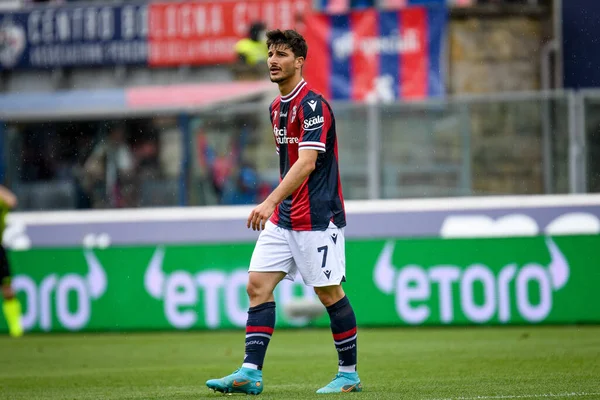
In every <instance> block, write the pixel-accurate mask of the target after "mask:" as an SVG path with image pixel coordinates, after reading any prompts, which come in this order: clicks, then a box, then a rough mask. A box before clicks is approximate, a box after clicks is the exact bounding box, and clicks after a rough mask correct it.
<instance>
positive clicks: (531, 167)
mask: <svg viewBox="0 0 600 400" xmlns="http://www.w3.org/2000/svg"><path fill="white" fill-rule="evenodd" d="M333 109H334V113H335V117H336V123H337V132H338V137H339V158H340V165H341V176H342V184H343V186H344V192H345V197H346V198H347V199H378V198H408V197H413V198H414V197H455V196H482V195H504V194H550V193H583V192H588V191H600V174H599V172H600V161H596V160H600V157H599V156H600V132H598V129H600V117H597V116H598V115H600V112H597V111H600V91H580V92H574V91H547V92H519V93H501V94H492V95H490V94H486V95H473V96H461V97H454V98H448V99H445V100H428V101H423V102H413V103H393V104H352V103H334V104H333ZM109 117H110V116H106V119H108V118H109ZM62 118H63V122H60V121H58V122H56V121H55V122H52V123H47V124H41V125H40V124H38V125H32V122H29V121H27V120H20V121H12V122H11V121H9V122H6V123H5V124H3V125H2V126H3V127H4V128H3V132H2V133H0V135H1V137H2V139H3V140H1V141H0V143H1V146H2V149H0V151H1V152H2V153H3V154H4V155H5V162H4V168H5V171H4V175H5V178H6V179H5V181H6V182H7V183H8V184H9V186H11V187H13V188H15V190H16V191H17V192H18V193H20V194H21V196H22V197H26V198H31V199H33V200H32V201H24V202H23V203H22V204H23V205H22V209H52V208H55V209H56V208H77V207H78V205H77V204H78V201H77V196H92V195H90V194H85V191H83V192H82V188H81V187H80V186H81V185H80V183H78V181H77V179H78V176H81V173H82V171H83V173H84V172H85V168H82V166H83V163H82V162H80V163H79V164H77V163H76V162H73V163H72V165H70V164H69V160H66V161H65V160H64V159H61V158H60V157H61V155H60V154H62V153H60V151H57V150H56V149H54V150H52V148H53V145H50V144H48V145H45V143H46V142H48V143H50V142H52V140H54V139H52V138H53V137H54V138H56V137H61V138H62V139H61V140H62V141H63V142H64V141H65V137H66V138H67V139H68V138H69V133H68V132H69V131H68V129H67V131H66V132H67V133H66V134H65V133H64V132H63V131H61V130H60V129H59V127H58V126H59V125H60V124H61V123H62V124H63V125H65V126H69V123H68V122H69V118H68V117H62ZM120 118H122V117H120ZM136 118H142V119H145V120H147V122H148V123H149V124H150V125H152V126H154V128H153V129H154V131H155V132H156V134H155V139H156V146H157V151H156V154H155V158H156V159H157V160H158V161H156V160H154V161H152V162H154V164H153V165H156V167H155V168H154V169H151V170H147V171H145V172H144V173H142V174H141V176H137V175H136V176H135V179H132V181H131V182H132V183H131V185H130V188H131V190H132V191H133V193H134V194H135V195H134V196H132V199H134V200H132V202H131V203H129V204H125V205H123V206H130V207H149V206H175V205H209V204H240V203H252V202H256V201H259V200H260V198H261V196H264V194H265V193H268V191H269V190H270V189H272V187H273V186H275V185H276V184H277V182H278V162H277V155H276V154H275V150H274V144H273V138H272V127H271V126H270V121H269V116H268V112H267V106H266V105H265V104H264V103H255V104H245V105H238V106H233V105H231V106H226V107H221V108H218V109H211V110H198V111H193V110H191V111H190V110H173V111H171V112H170V113H166V114H163V115H161V116H160V117H156V116H154V115H146V116H140V115H137V116H136ZM82 119H83V120H85V116H77V120H79V121H81V120H82ZM89 120H90V121H91V122H89V123H88V125H89V124H92V125H93V124H96V125H94V126H96V127H95V128H94V129H92V132H91V133H88V134H90V135H92V136H93V137H95V138H98V137H101V136H102V135H104V134H105V133H106V132H104V131H105V129H104V128H103V127H104V125H103V119H102V118H99V117H98V116H94V117H91V118H89ZM79 123H81V122H79ZM53 124H54V125H53ZM61 129H62V128H61ZM36 130H37V131H36ZM63 130H64V129H63ZM50 131H53V132H54V133H50ZM36 132H37V133H36ZM57 132H58V133H57ZM61 132H62V133H61ZM72 133H73V134H74V135H75V134H76V133H77V132H75V131H73V132H72ZM61 135H62V136H61ZM65 135H66V136H65ZM32 138H33V139H32ZM139 138H142V139H143V138H144V132H142V134H141V136H140V135H138V139H139ZM138 139H136V140H138ZM142 139H139V140H142ZM36 140H37V142H36ZM33 142H36V143H37V145H36V146H37V147H36V148H35V149H36V150H35V151H38V152H43V151H46V150H48V151H49V154H46V155H43V156H44V157H45V158H49V165H58V164H60V165H61V168H62V169H61V172H60V173H56V174H54V175H53V176H51V177H50V179H43V178H41V177H35V176H34V177H31V176H26V177H25V175H24V173H23V171H24V170H31V169H32V168H31V165H24V163H25V162H27V161H24V160H27V159H28V158H27V157H26V152H28V151H29V152H31V149H28V146H31V143H33ZM132 143H133V146H134V150H132V154H133V153H135V151H137V150H135V149H136V147H135V141H134V142H132ZM86 146H87V147H85V148H81V149H77V147H75V148H74V151H75V153H78V154H76V155H79V156H81V157H79V158H85V157H83V153H79V152H80V151H81V152H83V151H87V152H91V151H92V148H91V147H93V146H92V145H91V144H89V143H88V144H87V145H86ZM59 148H60V146H59ZM71 148H73V146H71ZM35 151H34V152H35ZM63 153H64V152H63ZM62 155H63V156H64V154H62ZM33 156H34V157H33V158H34V159H35V158H36V154H34V155H33ZM44 157H41V158H44ZM132 157H133V158H134V159H135V157H137V156H136V155H135V154H133V155H132ZM63 158H64V157H63ZM66 158H67V159H68V158H69V157H66ZM29 159H31V157H29ZM71 161H73V160H71ZM40 168H43V167H40ZM70 168H71V170H70ZM75 171H78V173H75ZM149 171H150V172H149ZM0 172H2V171H0ZM138 172H139V171H135V172H134V173H133V174H138ZM42 175H43V174H42ZM46 175H48V174H46ZM50 175H52V174H50ZM24 178H26V179H24ZM96 189H98V190H97V191H96V192H94V193H95V194H93V195H94V196H100V197H102V196H105V197H106V196H110V195H111V193H110V190H108V189H107V188H106V186H105V185H104V186H103V183H102V182H101V183H100V184H99V185H98V186H97V187H96ZM61 196H62V197H61ZM58 197H60V198H61V199H62V200H58ZM74 198H75V199H74ZM44 199H47V200H44ZM92 200H93V199H92ZM97 204H98V205H94V202H93V201H92V204H91V206H93V207H96V206H97V207H108V206H110V204H114V203H111V202H110V201H108V202H106V201H99V202H97Z"/></svg>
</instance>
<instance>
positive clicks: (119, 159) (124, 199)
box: [82, 124, 135, 208]
mask: <svg viewBox="0 0 600 400" xmlns="http://www.w3.org/2000/svg"><path fill="white" fill-rule="evenodd" d="M125 135H126V132H125V126H124V124H116V125H113V126H112V127H111V129H110V131H109V134H108V137H107V139H106V140H102V141H100V142H99V143H98V144H97V145H96V147H95V148H94V150H93V151H92V154H91V155H90V156H89V157H88V159H87V160H86V161H85V164H84V166H83V177H82V178H83V179H82V187H83V189H84V190H85V191H86V192H87V193H88V194H89V195H90V197H91V199H92V203H93V207H94V208H102V207H111V208H118V207H131V206H133V205H134V203H135V201H134V198H133V197H134V194H135V191H134V188H133V184H134V168H135V163H134V158H133V154H132V151H131V149H130V148H129V145H128V144H127V142H126V137H125Z"/></svg>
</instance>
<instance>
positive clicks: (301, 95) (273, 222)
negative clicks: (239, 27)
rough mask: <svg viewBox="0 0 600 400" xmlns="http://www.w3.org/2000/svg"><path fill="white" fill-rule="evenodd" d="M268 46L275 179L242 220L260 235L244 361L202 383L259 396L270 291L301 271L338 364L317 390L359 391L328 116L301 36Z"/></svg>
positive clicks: (285, 34) (271, 322)
mask: <svg viewBox="0 0 600 400" xmlns="http://www.w3.org/2000/svg"><path fill="white" fill-rule="evenodd" d="M267 46H268V49H269V54H268V55H269V58H268V62H267V63H268V67H269V74H270V78H271V81H272V82H275V83H277V84H278V85H279V91H280V96H278V97H277V98H276V99H275V100H274V101H273V103H272V104H271V106H270V107H269V113H270V117H271V123H272V124H273V135H274V138H275V145H276V149H277V152H278V153H279V169H280V175H281V180H280V183H279V185H278V186H277V187H276V188H275V189H274V190H273V192H271V194H270V195H269V196H268V197H267V199H266V200H265V201H264V202H262V203H261V204H260V205H258V206H257V207H256V208H254V209H253V210H252V212H251V213H250V216H249V217H248V222H247V226H248V228H250V227H252V229H253V230H260V231H261V233H260V235H259V237H258V240H257V242H256V246H255V248H254V252H253V254H252V258H251V260H250V268H249V278H248V287H247V291H248V296H249V298H250V309H249V310H248V321H247V323H246V347H245V353H246V354H245V357H244V361H243V363H242V366H241V367H240V368H239V369H237V370H236V371H235V372H234V373H233V374H231V375H228V376H226V377H224V378H221V379H211V380H209V381H207V382H206V385H207V386H208V387H209V388H210V389H213V390H217V391H220V392H224V393H232V392H241V393H247V394H259V393H261V392H262V390H263V380H262V367H263V361H264V359H265V353H266V351H267V346H268V345H269V342H270V340H271V335H272V334H273V328H274V326H275V299H274V297H273V290H274V289H275V287H276V286H277V284H278V283H279V282H280V281H281V280H282V279H284V278H287V279H292V280H293V279H294V277H295V276H296V273H297V272H300V275H301V276H302V278H303V280H304V283H306V284H307V285H309V286H313V287H314V290H315V292H316V294H317V295H318V297H319V299H320V300H321V302H322V303H323V305H324V306H325V307H326V308H327V312H328V313H329V317H330V319H331V331H332V333H333V340H334V344H335V347H336V349H337V353H338V359H339V360H338V365H339V370H338V373H337V374H336V376H335V378H334V379H333V380H332V381H331V383H329V384H328V385H327V386H325V387H322V388H321V389H319V390H317V393H340V392H359V391H361V390H362V385H361V382H360V379H359V377H358V374H357V372H356V359H357V348H356V338H357V334H356V317H355V315H354V311H353V309H352V306H351V305H350V302H349V301H348V298H347V297H346V295H345V293H344V290H343V289H342V286H341V283H342V282H344V281H345V280H346V272H345V265H346V262H345V250H344V227H345V226H346V216H345V210H344V200H343V196H342V186H341V183H340V174H339V166H338V146H337V136H336V131H335V119H334V117H333V111H332V110H331V107H330V105H329V104H328V103H327V101H326V100H325V99H324V98H323V96H322V95H321V94H319V93H317V92H316V91H314V90H313V89H311V87H310V85H309V84H308V83H307V82H306V81H304V79H303V78H302V66H303V64H304V61H305V60H306V54H307V50H308V47H307V45H306V42H305V40H304V38H303V37H302V36H301V35H300V34H298V33H297V32H296V31H293V30H286V31H281V30H273V31H269V32H268V33H267Z"/></svg>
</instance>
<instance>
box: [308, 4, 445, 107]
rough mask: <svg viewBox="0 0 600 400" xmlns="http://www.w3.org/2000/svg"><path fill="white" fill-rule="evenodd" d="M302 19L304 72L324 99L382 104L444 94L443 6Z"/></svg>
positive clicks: (368, 11) (320, 15)
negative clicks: (304, 25) (305, 59)
mask: <svg viewBox="0 0 600 400" xmlns="http://www.w3.org/2000/svg"><path fill="white" fill-rule="evenodd" d="M305 22H306V26H307V27H308V28H307V29H306V30H305V31H304V36H305V37H306V40H307V42H308V48H309V51H308V58H307V61H306V64H305V71H304V74H305V76H306V78H307V80H308V81H310V82H311V83H312V84H313V86H315V87H316V88H317V89H319V90H320V91H321V92H322V93H323V94H324V95H325V96H326V97H328V98H330V99H335V100H354V101H374V100H378V101H384V102H386V101H394V100H396V99H405V100H411V99H412V100H414V99H422V98H426V97H433V96H440V95H442V94H443V93H444V79H443V71H442V43H443V42H442V41H443V40H444V35H445V32H446V25H447V10H446V9H445V8H443V7H431V8H426V7H412V8H406V9H402V10H399V11H377V10H373V9H371V10H365V11H355V12H351V13H346V14H338V15H327V14H313V15H310V16H308V17H307V20H306V21H305Z"/></svg>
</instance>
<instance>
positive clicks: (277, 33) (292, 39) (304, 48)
mask: <svg viewBox="0 0 600 400" xmlns="http://www.w3.org/2000/svg"><path fill="white" fill-rule="evenodd" d="M279 45H284V46H286V47H289V48H290V50H292V53H294V56H296V57H304V58H305V59H306V54H307V53H308V45H307V44H306V40H304V38H303V37H302V35H301V34H299V33H298V32H296V31H294V30H292V29H288V30H285V31H282V30H280V29H274V30H272V31H269V32H267V47H268V48H270V47H271V46H279Z"/></svg>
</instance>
